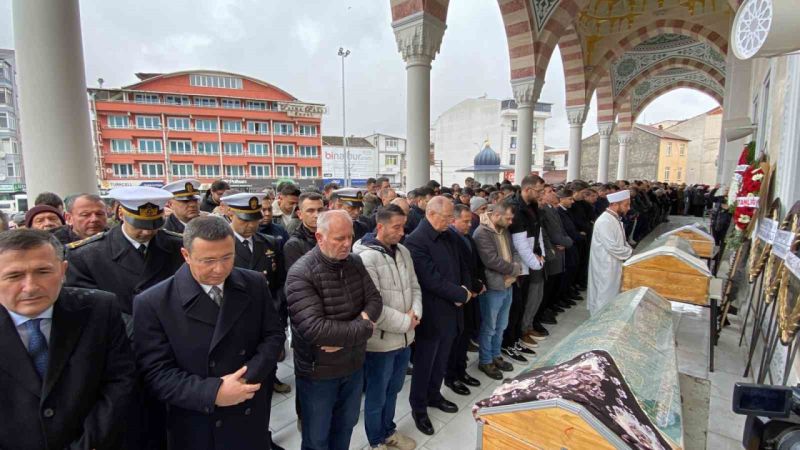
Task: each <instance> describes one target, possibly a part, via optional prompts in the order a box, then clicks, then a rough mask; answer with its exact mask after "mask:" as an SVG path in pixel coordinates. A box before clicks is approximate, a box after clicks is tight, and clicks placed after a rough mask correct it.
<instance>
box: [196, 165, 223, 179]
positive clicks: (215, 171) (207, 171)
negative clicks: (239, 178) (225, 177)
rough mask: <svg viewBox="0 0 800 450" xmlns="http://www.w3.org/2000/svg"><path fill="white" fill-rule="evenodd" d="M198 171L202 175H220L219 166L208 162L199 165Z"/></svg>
mask: <svg viewBox="0 0 800 450" xmlns="http://www.w3.org/2000/svg"><path fill="white" fill-rule="evenodd" d="M197 172H198V173H199V174H200V176H201V177H209V178H210V177H218V176H219V166H212V165H207V164H202V165H199V166H197Z"/></svg>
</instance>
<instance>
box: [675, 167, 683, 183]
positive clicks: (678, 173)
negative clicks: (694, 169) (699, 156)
mask: <svg viewBox="0 0 800 450" xmlns="http://www.w3.org/2000/svg"><path fill="white" fill-rule="evenodd" d="M682 177H683V169H681V168H680V167H679V168H678V170H676V171H675V179H676V180H678V181H681V178H682Z"/></svg>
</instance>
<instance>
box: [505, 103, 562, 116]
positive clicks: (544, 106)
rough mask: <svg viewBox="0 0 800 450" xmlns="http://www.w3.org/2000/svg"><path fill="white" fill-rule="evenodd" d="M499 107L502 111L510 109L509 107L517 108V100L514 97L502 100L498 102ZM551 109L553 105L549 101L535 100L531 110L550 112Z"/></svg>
mask: <svg viewBox="0 0 800 450" xmlns="http://www.w3.org/2000/svg"><path fill="white" fill-rule="evenodd" d="M500 109H501V110H502V111H506V110H511V109H517V101H516V100H514V99H507V100H503V101H502V102H501V103H500ZM552 109H553V105H552V104H550V103H539V102H536V104H535V105H533V111H534V112H540V113H546V114H550V113H551V112H552Z"/></svg>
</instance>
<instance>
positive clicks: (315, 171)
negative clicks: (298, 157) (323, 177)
mask: <svg viewBox="0 0 800 450" xmlns="http://www.w3.org/2000/svg"><path fill="white" fill-rule="evenodd" d="M318 176H319V168H318V167H301V168H300V178H317V177H318Z"/></svg>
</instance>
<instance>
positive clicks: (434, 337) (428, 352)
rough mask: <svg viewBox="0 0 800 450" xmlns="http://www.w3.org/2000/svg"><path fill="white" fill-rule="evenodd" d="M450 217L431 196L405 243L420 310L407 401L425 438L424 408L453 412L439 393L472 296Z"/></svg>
mask: <svg viewBox="0 0 800 450" xmlns="http://www.w3.org/2000/svg"><path fill="white" fill-rule="evenodd" d="M453 216H454V208H453V203H452V202H451V201H450V200H448V199H447V198H445V197H442V196H438V197H434V198H433V199H431V200H430V201H429V202H428V204H427V207H426V209H425V218H424V219H422V221H421V222H420V224H419V226H418V227H417V228H416V230H414V232H413V233H411V235H410V236H408V239H406V241H405V245H406V247H408V249H409V250H410V251H411V257H412V259H413V260H414V270H415V271H416V272H417V278H418V280H419V284H420V287H421V288H422V308H423V311H425V315H424V316H423V318H422V320H421V322H420V325H419V326H418V327H417V337H416V350H415V352H414V373H413V375H412V377H411V395H410V398H409V400H410V402H411V410H412V416H413V418H414V423H415V424H416V426H417V428H418V429H419V430H420V431H421V432H423V433H425V434H427V435H432V434H433V433H434V429H433V424H432V423H431V421H430V418H429V417H428V407H432V408H439V409H440V410H442V411H444V412H447V413H455V412H457V411H458V407H457V406H456V405H455V403H453V402H450V401H448V400H446V399H445V398H444V397H442V394H441V393H440V392H439V391H440V389H441V387H442V380H443V379H444V374H445V370H446V368H447V360H448V358H449V356H450V349H451V348H452V347H453V341H454V340H455V338H456V336H458V334H459V333H460V332H461V330H462V329H463V327H464V312H463V306H464V304H466V303H467V302H469V301H470V300H472V299H473V298H474V297H475V296H476V295H477V293H476V292H472V291H470V290H469V289H468V287H467V286H469V285H470V282H469V267H468V266H467V261H464V260H463V259H462V257H461V252H460V249H459V245H460V244H459V242H458V241H457V239H459V237H458V236H457V235H456V234H455V233H450V232H448V226H449V225H450V223H452V222H453Z"/></svg>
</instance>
